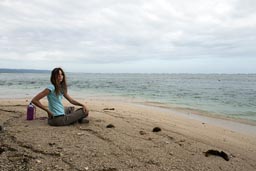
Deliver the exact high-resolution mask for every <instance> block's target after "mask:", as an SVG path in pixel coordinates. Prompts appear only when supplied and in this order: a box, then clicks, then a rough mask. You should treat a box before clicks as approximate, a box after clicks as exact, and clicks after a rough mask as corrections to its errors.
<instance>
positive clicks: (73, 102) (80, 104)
mask: <svg viewBox="0 0 256 171" xmlns="http://www.w3.org/2000/svg"><path fill="white" fill-rule="evenodd" d="M64 97H65V98H66V99H67V100H68V101H69V102H70V103H71V104H73V105H77V106H82V107H83V110H84V112H85V113H88V114H89V111H88V109H87V107H86V106H85V105H84V104H82V103H80V102H78V101H76V100H75V99H73V98H72V97H70V96H69V95H68V93H64Z"/></svg>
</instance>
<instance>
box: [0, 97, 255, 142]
mask: <svg viewBox="0 0 256 171" xmlns="http://www.w3.org/2000/svg"><path fill="white" fill-rule="evenodd" d="M29 99H31V98H15V99H14V98H9V99H2V98H0V102H7V101H9V102H11V103H12V102H17V101H19V102H21V103H22V102H24V101H25V102H27V104H28V103H29V101H30V100H29ZM76 99H78V100H80V101H85V102H89V101H97V100H99V101H102V102H107V101H110V102H118V103H124V104H128V105H129V104H130V105H136V106H141V107H145V108H151V109H155V110H156V111H162V112H164V113H171V114H172V115H173V114H174V115H177V116H179V115H180V116H182V117H185V118H187V119H192V120H196V121H199V122H202V124H205V123H207V124H211V125H214V126H219V127H222V128H225V129H229V130H231V131H235V132H240V133H244V134H248V135H253V136H255V137H256V122H254V121H252V120H247V119H241V118H231V117H228V116H224V115H218V114H212V113H210V112H206V111H202V110H198V109H191V108H183V107H178V106H176V105H170V104H167V103H161V102H153V101H144V99H138V98H136V99H134V98H127V97H120V96H114V97H112V96H95V97H94V96H89V97H88V98H87V99H86V98H76ZM42 101H43V102H44V103H45V105H47V104H46V103H47V100H46V99H43V100H42ZM64 101H65V100H64ZM64 103H65V102H64ZM172 115H170V117H171V116H172Z"/></svg>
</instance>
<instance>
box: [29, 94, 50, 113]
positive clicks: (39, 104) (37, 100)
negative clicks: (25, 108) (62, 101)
mask: <svg viewBox="0 0 256 171" xmlns="http://www.w3.org/2000/svg"><path fill="white" fill-rule="evenodd" d="M49 93H50V90H48V89H45V90H43V91H42V92H40V93H38V94H37V95H36V96H35V97H34V98H33V99H32V103H33V104H35V105H36V106H37V107H39V108H41V109H43V110H44V111H46V112H47V114H48V117H49V118H50V117H52V116H53V114H52V113H51V111H49V109H48V108H47V107H45V106H44V105H43V104H42V103H41V102H40V100H41V99H42V98H44V97H45V96H47V95H48V94H49Z"/></svg>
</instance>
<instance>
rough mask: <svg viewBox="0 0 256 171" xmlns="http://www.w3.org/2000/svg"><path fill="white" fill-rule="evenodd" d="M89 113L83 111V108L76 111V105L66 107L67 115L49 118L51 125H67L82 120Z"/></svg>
mask: <svg viewBox="0 0 256 171" xmlns="http://www.w3.org/2000/svg"><path fill="white" fill-rule="evenodd" d="M87 116H88V113H85V112H84V111H83V108H80V109H77V110H76V111H74V107H65V115H63V116H59V117H53V118H49V119H48V124H49V125H51V126H65V125H70V124H73V123H75V122H81V121H82V120H83V118H85V117H87Z"/></svg>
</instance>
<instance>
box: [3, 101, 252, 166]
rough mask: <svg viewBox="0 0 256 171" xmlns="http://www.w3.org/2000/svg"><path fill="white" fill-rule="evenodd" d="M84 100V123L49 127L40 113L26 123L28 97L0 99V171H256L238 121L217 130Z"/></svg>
mask: <svg viewBox="0 0 256 171" xmlns="http://www.w3.org/2000/svg"><path fill="white" fill-rule="evenodd" d="M85 101H86V102H87V105H88V108H89V109H90V116H89V120H90V123H89V124H78V123H77V124H74V125H70V126H65V127H51V126H49V125H47V120H46V119H45V116H46V113H45V112H44V111H42V110H40V109H37V119H36V120H33V121H27V120H26V114H25V113H26V105H27V104H28V101H27V100H26V99H15V100H1V101H0V102H1V103H0V118H1V119H0V125H1V129H0V170H3V171H4V170H22V171H23V170H35V171H38V170H78V171H80V170H96V171H121V170H127V171H131V170H134V171H135V170H136V171H137V170H139V171H144V170H145V171H148V170H154V171H155V170H156V171H158V170H159V171H160V170H161V171H164V170H177V171H178V170H188V171H192V170H204V171H205V170H212V171H219V170H239V171H240V170H245V171H253V170H256V158H255V156H256V136H255V134H253V131H252V133H250V132H247V131H246V130H245V131H239V129H238V128H237V127H240V126H241V125H239V124H241V123H238V125H236V124H237V123H235V124H233V125H235V126H234V128H235V129H232V127H229V126H227V127H225V125H226V124H225V122H226V121H225V120H220V121H225V122H224V124H222V123H221V124H218V123H219V121H218V120H217V121H214V122H209V121H207V120H201V119H197V118H196V117H194V115H193V117H192V115H186V114H185V115H180V114H179V113H180V112H181V111H179V110H175V109H172V110H171V109H166V108H159V107H156V106H154V107H152V106H149V105H148V104H143V105H141V104H135V103H131V102H124V101H118V100H113V101H111V100H104V99H100V100H99V99H87V100H85ZM43 103H44V104H47V103H46V101H44V102H43ZM66 104H67V103H66ZM199 118H202V117H199ZM206 118H207V117H206ZM209 119H211V118H209ZM228 122H230V121H228ZM231 123H232V122H231ZM231 125H232V124H231ZM242 125H243V124H242ZM250 126H252V129H255V126H253V125H250ZM156 127H157V128H160V131H159V132H153V129H154V128H156ZM208 150H212V151H215V150H216V151H218V152H221V151H223V152H224V153H225V154H227V156H228V159H229V160H228V161H226V160H225V159H224V158H223V157H221V156H218V155H209V156H208V157H206V156H205V152H207V151H208Z"/></svg>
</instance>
